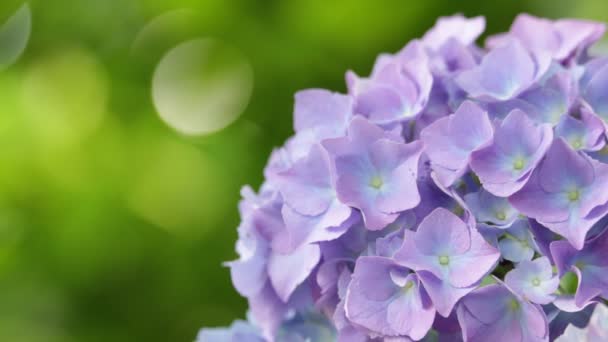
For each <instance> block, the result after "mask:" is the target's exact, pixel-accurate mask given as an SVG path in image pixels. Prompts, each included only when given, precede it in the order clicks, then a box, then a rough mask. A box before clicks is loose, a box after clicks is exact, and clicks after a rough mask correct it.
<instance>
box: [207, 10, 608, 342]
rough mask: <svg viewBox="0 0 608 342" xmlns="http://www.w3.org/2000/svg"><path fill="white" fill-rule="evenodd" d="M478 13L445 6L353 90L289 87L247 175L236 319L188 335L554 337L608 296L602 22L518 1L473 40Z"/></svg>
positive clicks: (607, 102)
mask: <svg viewBox="0 0 608 342" xmlns="http://www.w3.org/2000/svg"><path fill="white" fill-rule="evenodd" d="M484 26H485V19H484V18H482V17H477V18H471V19H467V18H464V17H462V16H460V15H457V16H453V17H447V18H440V19H439V20H438V21H437V24H436V25H435V27H433V28H432V29H431V30H429V31H428V32H427V33H426V34H425V35H424V37H423V38H422V39H421V40H415V41H412V42H410V43H409V44H407V45H406V46H405V47H404V48H403V49H402V50H401V51H399V52H397V53H396V54H383V55H380V56H379V57H378V59H377V60H376V63H375V65H374V68H373V70H372V73H371V75H370V76H369V77H359V76H357V75H355V74H354V73H352V72H348V73H347V75H346V82H347V88H348V93H347V94H337V93H333V92H330V91H327V90H322V89H311V90H305V91H301V92H299V93H297V94H296V97H295V108H294V128H295V135H294V136H293V137H291V138H289V139H288V140H287V141H286V142H285V145H284V146H282V147H280V148H278V149H276V150H275V151H274V152H273V153H272V155H271V157H270V160H269V162H268V166H267V167H266V169H265V170H264V175H265V178H266V179H265V182H264V184H263V185H262V187H261V189H260V191H259V192H258V193H257V194H256V193H254V192H253V191H252V190H251V189H250V188H248V187H246V188H244V189H243V191H242V195H243V201H242V202H241V204H240V206H239V211H240V214H241V225H240V226H239V228H238V233H239V240H238V242H237V244H236V250H237V253H238V259H237V260H234V261H231V262H228V263H227V266H228V267H229V268H230V273H231V276H232V281H233V284H234V287H235V289H236V290H237V291H238V293H239V294H241V295H242V296H244V297H245V298H246V299H247V301H248V303H249V314H248V318H247V321H236V322H235V323H234V324H233V325H232V326H230V327H229V328H226V329H221V328H214V329H203V330H201V332H200V333H199V337H198V340H199V341H212V342H218V341H221V342H223V341H246V342H249V341H252V342H255V341H340V342H342V341H349V342H350V341H361V342H366V341H389V342H390V341H419V340H423V341H431V340H440V341H443V340H446V341H465V342H469V341H489V340H491V341H496V342H500V341H522V342H529V341H549V340H555V339H558V338H559V337H560V335H562V334H564V331H566V332H567V334H568V335H565V336H570V335H572V334H573V332H572V330H573V329H574V328H572V327H576V329H579V330H580V329H582V328H584V327H585V326H586V325H587V324H588V322H589V321H590V317H591V313H592V312H593V310H596V311H597V312H600V311H598V309H597V308H602V310H603V309H605V305H604V304H605V303H607V302H606V301H607V300H608V276H607V274H608V261H607V260H608V258H607V253H608V252H607V251H608V164H606V163H607V162H608V157H606V156H608V147H606V139H607V136H606V129H607V127H608V96H606V94H607V93H608V58H602V57H599V58H598V57H594V56H591V55H590V54H589V52H588V49H589V47H590V46H591V45H592V44H593V43H594V42H596V41H597V40H599V39H600V37H601V36H602V34H603V33H604V25H603V24H600V23H594V22H589V21H582V20H572V19H564V20H557V21H550V20H546V19H541V18H536V17H532V16H530V15H526V14H522V15H520V16H518V17H517V18H516V20H515V22H514V23H513V25H512V26H511V28H510V30H509V32H507V33H503V34H499V35H494V36H491V37H490V38H489V39H488V40H487V41H486V44H485V46H486V47H485V48H481V47H479V46H477V45H476V44H475V41H476V40H477V38H478V37H479V36H480V35H481V33H482V32H483V29H484ZM555 270H557V271H555ZM556 272H557V274H556ZM591 321H593V319H592V320H591ZM602 326H603V327H604V328H606V326H605V325H601V324H596V325H594V327H593V335H592V336H608V332H602V331H599V330H597V329H599V328H598V327H602ZM579 330H576V331H575V332H577V331H579ZM590 336H591V335H590Z"/></svg>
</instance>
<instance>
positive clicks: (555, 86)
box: [488, 64, 578, 125]
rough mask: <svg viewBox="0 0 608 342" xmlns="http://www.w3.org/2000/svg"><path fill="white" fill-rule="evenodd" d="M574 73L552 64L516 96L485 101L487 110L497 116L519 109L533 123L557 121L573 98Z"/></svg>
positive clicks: (576, 92) (565, 111)
mask: <svg viewBox="0 0 608 342" xmlns="http://www.w3.org/2000/svg"><path fill="white" fill-rule="evenodd" d="M576 78H577V73H576V72H575V71H572V70H569V69H563V67H561V66H559V65H556V64H552V66H551V68H550V69H549V70H548V71H547V73H546V75H545V76H543V78H542V79H540V80H539V82H538V83H536V84H535V85H534V86H532V87H530V89H528V90H526V91H525V92H523V93H522V94H521V95H519V96H518V97H516V98H514V99H511V100H509V101H504V102H496V103H490V104H488V110H489V111H491V112H493V113H496V114H497V115H498V116H500V117H504V116H506V115H507V114H508V113H509V112H511V111H512V110H513V109H520V110H522V111H523V112H525V113H526V114H528V116H529V117H530V118H531V119H532V120H534V121H536V122H537V123H550V124H552V125H555V124H557V123H558V122H559V121H560V118H561V117H562V116H563V115H566V114H568V112H570V111H571V109H572V107H573V106H574V104H575V101H576V100H577V96H578V91H577V84H576V82H577V79H576Z"/></svg>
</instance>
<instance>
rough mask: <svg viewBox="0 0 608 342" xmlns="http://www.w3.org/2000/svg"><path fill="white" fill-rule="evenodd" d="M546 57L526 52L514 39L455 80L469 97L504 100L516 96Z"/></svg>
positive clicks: (545, 63)
mask: <svg viewBox="0 0 608 342" xmlns="http://www.w3.org/2000/svg"><path fill="white" fill-rule="evenodd" d="M548 66H549V60H548V59H546V58H543V56H536V55H534V54H532V53H530V52H529V51H527V50H526V49H525V48H524V47H523V46H522V44H521V43H520V42H519V41H517V40H511V41H509V42H508V43H505V44H504V45H501V46H499V47H496V48H494V49H493V50H491V51H490V52H488V54H487V55H485V56H484V57H483V59H482V60H481V63H480V64H479V65H478V66H476V67H475V68H472V69H469V70H465V71H463V72H462V73H461V74H460V75H458V76H457V78H456V83H457V84H458V85H459V86H460V87H461V88H462V89H463V90H464V91H465V92H467V93H468V94H469V96H470V97H473V98H475V99H479V100H483V101H490V102H491V101H505V100H509V99H512V98H514V97H516V96H517V95H519V94H521V93H522V92H524V91H525V90H527V89H528V88H529V87H530V86H532V85H533V84H534V83H535V82H537V81H538V80H539V79H540V77H541V76H543V74H544V73H545V71H546V70H547V68H548Z"/></svg>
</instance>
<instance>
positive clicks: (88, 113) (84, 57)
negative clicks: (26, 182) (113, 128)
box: [21, 46, 109, 147]
mask: <svg viewBox="0 0 608 342" xmlns="http://www.w3.org/2000/svg"><path fill="white" fill-rule="evenodd" d="M108 96H109V81H108V77H107V74H106V70H105V68H104V67H103V65H102V64H101V63H100V61H99V60H98V59H97V58H96V57H95V55H93V54H92V53H90V52H89V51H87V50H85V49H83V48H80V47H75V46H64V47H62V48H58V49H56V50H55V51H53V52H50V53H48V54H45V55H43V56H40V57H39V58H37V59H36V60H35V61H34V62H33V63H32V64H31V65H30V66H28V68H27V70H26V72H25V76H24V79H23V86H22V97H21V98H22V103H23V105H24V107H25V109H26V112H27V113H26V114H27V121H28V124H29V126H30V128H31V130H32V133H33V134H34V138H35V139H36V140H38V141H39V142H40V143H41V144H43V145H45V146H47V147H51V146H50V145H57V146H67V145H73V144H75V143H77V142H78V141H80V140H81V139H82V138H84V137H86V136H88V135H90V134H91V133H93V132H94V131H95V130H96V129H97V128H98V127H99V125H100V123H101V122H102V119H103V117H104V114H105V113H106V110H107V102H108Z"/></svg>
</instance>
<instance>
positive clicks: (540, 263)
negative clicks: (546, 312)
mask: <svg viewBox="0 0 608 342" xmlns="http://www.w3.org/2000/svg"><path fill="white" fill-rule="evenodd" d="M505 284H506V285H507V286H508V287H509V288H510V289H511V290H513V292H515V293H517V294H518V295H519V296H521V297H522V298H525V299H527V300H529V301H530V302H532V303H536V304H549V303H551V302H553V300H554V299H555V296H554V293H555V291H556V290H557V287H558V286H559V278H558V277H556V276H554V275H553V269H552V267H551V262H549V259H548V258H547V257H540V258H538V259H535V260H532V261H522V262H520V263H518V264H517V266H516V267H515V269H514V270H512V271H510V272H509V273H507V275H506V276H505Z"/></svg>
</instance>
